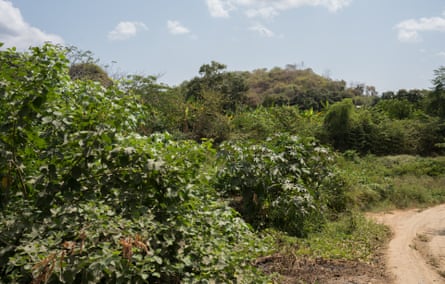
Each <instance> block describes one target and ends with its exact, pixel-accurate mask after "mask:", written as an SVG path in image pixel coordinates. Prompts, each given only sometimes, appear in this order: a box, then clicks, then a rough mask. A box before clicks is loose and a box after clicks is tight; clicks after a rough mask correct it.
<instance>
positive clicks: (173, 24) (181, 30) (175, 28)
mask: <svg viewBox="0 0 445 284" xmlns="http://www.w3.org/2000/svg"><path fill="white" fill-rule="evenodd" d="M167 28H168V30H169V32H170V33H171V34H174V35H181V34H188V33H190V30H189V29H187V28H186V27H184V26H183V25H181V23H180V22H178V21H167Z"/></svg>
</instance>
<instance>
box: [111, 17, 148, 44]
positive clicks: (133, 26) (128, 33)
mask: <svg viewBox="0 0 445 284" xmlns="http://www.w3.org/2000/svg"><path fill="white" fill-rule="evenodd" d="M141 30H148V28H147V26H146V25H145V24H144V23H142V22H129V21H124V22H120V23H119V24H117V25H116V27H115V28H114V29H113V30H112V31H111V32H109V33H108V39H110V40H126V39H129V38H132V37H135V36H136V34H137V33H138V32H139V31H141Z"/></svg>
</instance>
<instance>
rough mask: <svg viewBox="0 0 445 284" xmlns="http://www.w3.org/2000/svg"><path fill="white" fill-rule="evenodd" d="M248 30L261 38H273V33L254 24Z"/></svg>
mask: <svg viewBox="0 0 445 284" xmlns="http://www.w3.org/2000/svg"><path fill="white" fill-rule="evenodd" d="M249 30H251V31H253V32H256V33H258V34H260V35H261V36H263V37H273V36H275V34H274V32H273V31H271V30H269V29H268V28H266V27H265V26H263V25H261V24H255V25H253V26H251V27H249Z"/></svg>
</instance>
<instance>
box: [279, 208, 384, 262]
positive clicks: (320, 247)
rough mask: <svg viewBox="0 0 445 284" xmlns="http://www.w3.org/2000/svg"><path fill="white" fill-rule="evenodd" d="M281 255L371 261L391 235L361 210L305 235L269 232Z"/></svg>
mask: <svg viewBox="0 0 445 284" xmlns="http://www.w3.org/2000/svg"><path fill="white" fill-rule="evenodd" d="M272 235H273V237H274V239H275V242H276V244H277V246H276V247H277V252H278V253H280V254H292V255H294V256H296V257H308V258H312V259H317V258H323V259H344V260H353V261H361V262H365V263H370V262H372V261H373V259H374V258H375V256H376V252H377V251H379V249H380V248H381V246H382V245H383V244H384V243H385V241H386V240H387V239H388V237H389V236H390V232H389V230H388V228H387V227H385V226H383V225H380V224H376V223H374V222H372V221H370V220H368V219H366V218H365V217H364V216H363V215H362V214H361V213H354V214H352V213H351V214H348V215H345V216H342V217H341V218H339V220H337V221H335V222H330V223H328V224H327V225H326V226H325V228H324V229H323V230H322V231H320V232H317V233H313V234H311V235H309V236H308V237H307V238H295V237H290V236H287V235H283V234H282V232H279V233H278V232H275V233H272Z"/></svg>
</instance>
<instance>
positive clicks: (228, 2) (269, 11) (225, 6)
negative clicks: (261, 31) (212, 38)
mask: <svg viewBox="0 0 445 284" xmlns="http://www.w3.org/2000/svg"><path fill="white" fill-rule="evenodd" d="M206 1H207V6H208V8H209V12H210V14H211V15H212V16H213V17H226V18H227V17H229V16H230V12H231V11H233V10H236V9H238V8H240V7H241V8H244V9H246V11H245V13H246V15H247V16H248V17H251V18H252V17H262V18H272V17H274V16H277V15H278V14H279V13H280V12H281V11H285V10H289V9H294V8H298V7H301V6H320V7H325V8H327V9H328V10H329V11H331V12H336V11H338V10H340V9H342V8H344V7H346V6H348V5H349V4H350V3H351V2H352V1H353V0H275V1H271V0H206Z"/></svg>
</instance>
